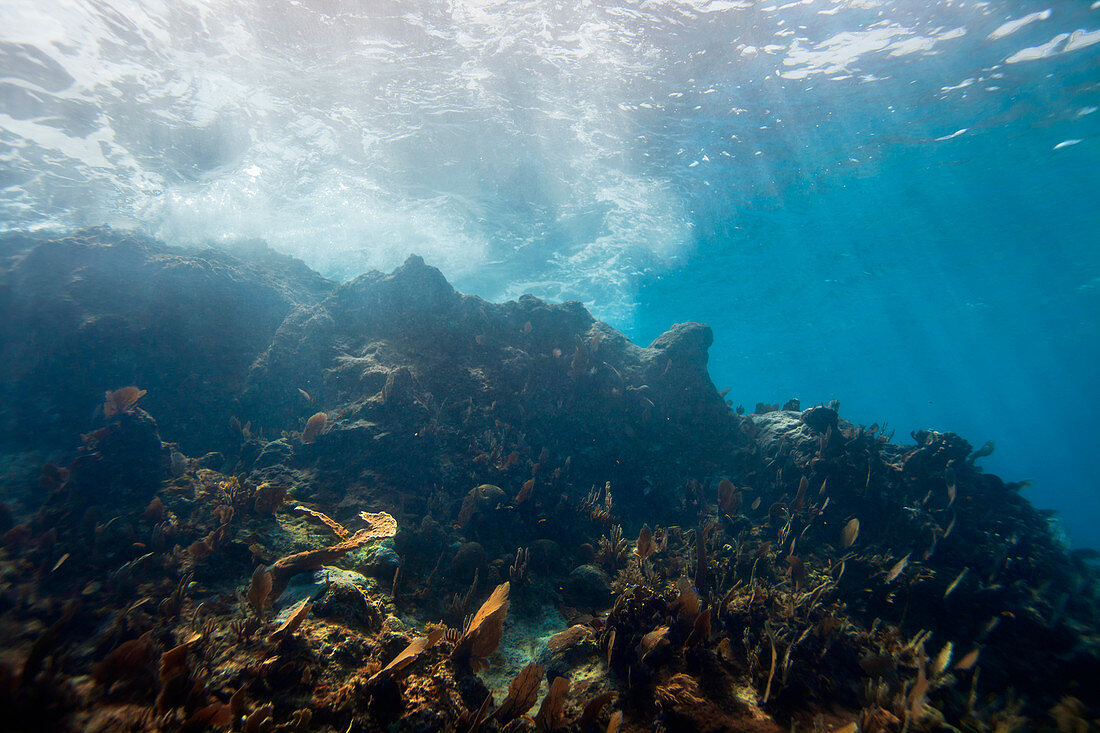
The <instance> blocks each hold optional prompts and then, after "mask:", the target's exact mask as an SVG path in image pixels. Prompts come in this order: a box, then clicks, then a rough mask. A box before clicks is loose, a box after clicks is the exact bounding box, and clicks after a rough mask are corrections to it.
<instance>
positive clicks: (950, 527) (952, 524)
mask: <svg viewBox="0 0 1100 733" xmlns="http://www.w3.org/2000/svg"><path fill="white" fill-rule="evenodd" d="M956 519H958V516H956V515H952V517H951V521H950V522H948V524H947V529H945V530H944V531H943V538H944V539H945V540H946V539H947V538H948V537H950V536H951V530H953V529H955V520H956Z"/></svg>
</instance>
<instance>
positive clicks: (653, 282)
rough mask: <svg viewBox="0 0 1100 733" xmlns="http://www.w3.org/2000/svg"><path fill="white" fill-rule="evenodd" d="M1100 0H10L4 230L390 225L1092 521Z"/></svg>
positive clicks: (493, 284) (369, 236)
mask: <svg viewBox="0 0 1100 733" xmlns="http://www.w3.org/2000/svg"><path fill="white" fill-rule="evenodd" d="M1098 108H1100V2H1091V3H1090V2H1088V1H1087V0H1083V1H1079V0H1073V1H1072V2H1071V1H1068V0H1062V1H1059V2H1048V3H1033V2H1021V1H1019V0H1011V1H1010V0H991V1H988V2H965V1H962V0H959V1H954V2H948V1H941V2H912V1H910V0H803V1H801V2H791V3H783V2H776V3H767V2H752V1H751V0H742V1H737V0H728V1H725V0H680V1H679V2H661V3H655V2H618V3H610V2H569V3H548V2H544V1H542V0H528V1H527V2H488V1H475V0H465V1H463V0H454V1H452V2H446V3H444V2H396V1H395V2H376V1H370V2H340V1H338V0H325V1H323V2H319V1H318V0H303V1H301V2H279V1H276V2H271V3H246V2H241V1H239V0H237V1H234V0H223V1H217V0H206V1H205V2H200V1H197V0H191V1H189V2H164V3H155V2H142V3H138V2H124V1H122V0H110V1H108V0H100V1H97V2H61V1H60V0H42V1H32V0H2V1H0V186H3V195H2V196H0V225H2V226H3V228H5V229H24V228H49V227H63V228H64V227H74V226H85V225H97V224H102V223H109V224H112V225H115V226H121V227H131V228H139V229H142V230H144V231H147V232H149V233H151V234H154V235H157V236H160V237H162V238H164V239H166V240H168V241H174V242H201V241H217V242H222V243H224V244H226V245H227V246H232V243H233V242H234V241H236V240H239V239H248V238H263V239H266V240H267V241H269V242H270V243H271V244H272V245H273V246H275V247H276V248H278V249H281V250H283V251H286V252H289V253H292V254H295V255H297V256H299V257H301V258H303V259H304V260H305V261H306V262H307V263H309V264H310V265H312V266H313V267H315V268H316V269H318V270H319V271H321V272H322V273H323V274H326V275H328V276H332V277H337V278H347V277H351V276H354V275H356V274H358V273H359V272H361V271H363V270H365V269H368V268H370V267H380V268H390V267H393V266H394V265H396V264H398V263H399V262H400V261H401V260H403V259H404V257H405V256H406V255H407V254H408V253H409V252H418V253H420V254H422V255H424V256H425V257H426V259H427V260H428V261H429V262H430V263H432V264H435V265H437V266H438V267H440V268H441V269H442V270H443V271H444V273H445V274H446V275H447V276H448V277H449V278H451V279H452V281H453V282H454V283H455V284H456V285H457V286H458V287H459V288H460V289H463V290H465V291H467V292H473V293H477V294H480V295H482V296H484V297H487V298H490V299H502V298H512V297H516V296H518V295H520V294H522V293H524V292H531V293H534V294H536V295H539V296H540V297H545V298H548V299H552V300H562V299H579V300H582V301H584V302H585V303H586V304H588V306H589V307H590V308H591V309H592V310H593V311H594V312H595V313H596V314H597V315H599V316H601V317H603V318H605V319H607V320H608V321H610V322H611V323H612V324H613V325H616V326H618V327H619V328H621V329H623V330H624V331H626V332H627V333H628V334H630V335H631V336H632V337H634V338H635V339H636V340H638V341H640V342H647V341H648V340H649V339H651V338H652V337H654V336H656V335H657V334H658V333H659V332H661V331H663V330H664V329H665V328H667V327H668V326H669V325H670V324H672V323H674V322H678V321H685V320H700V321H705V322H707V323H709V324H711V325H712V326H713V327H714V330H715V334H716V341H715V345H714V348H713V349H712V352H711V371H712V375H713V377H714V381H715V382H716V384H717V386H718V387H719V389H723V388H725V387H730V388H731V392H730V395H729V396H730V398H731V399H733V400H734V402H735V404H736V403H743V404H744V405H745V406H746V407H747V408H748V409H750V410H751V409H752V407H753V406H754V405H755V403H756V402H758V401H764V402H779V403H782V402H785V401H786V400H787V399H788V398H790V397H795V396H797V397H799V398H801V400H802V402H803V404H804V405H808V404H812V403H817V402H827V401H829V400H831V399H834V398H835V399H838V400H839V401H840V403H841V412H842V415H843V416H845V417H847V418H848V419H850V420H853V421H856V422H863V423H868V424H869V423H871V422H879V423H882V422H888V423H889V426H890V427H892V428H895V429H896V430H897V437H898V439H901V438H903V437H905V436H906V435H907V433H908V432H909V431H910V430H913V429H916V428H921V427H930V428H934V429H937V430H951V431H955V432H958V433H960V434H962V435H963V436H964V437H966V438H968V439H969V440H970V441H971V442H972V443H974V444H975V445H976V446H977V445H980V444H982V443H984V442H985V441H986V440H991V439H992V440H995V441H996V443H997V450H996V452H995V453H994V454H993V456H991V457H989V458H988V459H984V463H983V465H985V466H986V467H987V469H989V470H993V471H995V472H998V473H1000V474H1001V475H1002V476H1003V477H1004V478H1006V479H1007V480H1022V479H1031V480H1033V481H1034V485H1033V486H1032V487H1031V488H1030V489H1028V496H1030V497H1031V498H1032V499H1033V500H1034V501H1035V502H1036V503H1037V504H1038V505H1040V506H1043V507H1053V508H1056V509H1059V510H1060V511H1061V512H1062V518H1063V521H1064V523H1065V525H1066V526H1067V527H1068V529H1069V531H1070V532H1071V534H1072V535H1073V537H1074V540H1075V541H1076V542H1078V543H1083V544H1091V545H1100V529H1098V528H1100V499H1098V498H1097V497H1098V495H1100V491H1098V489H1100V487H1098V486H1097V479H1096V472H1095V470H1094V469H1093V458H1092V456H1093V454H1094V453H1095V451H1096V445H1097V427H1096V420H1097V417H1096V416H1097V415H1100V389H1098V387H1097V384H1096V371H1097V368H1096V364H1097V363H1098V356H1100V334H1098V330H1100V329H1098V320H1100V205H1098V204H1097V197H1098V192H1100V111H1098Z"/></svg>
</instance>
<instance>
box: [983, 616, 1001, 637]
mask: <svg viewBox="0 0 1100 733" xmlns="http://www.w3.org/2000/svg"><path fill="white" fill-rule="evenodd" d="M999 623H1001V619H1000V618H999V617H997V616H994V617H993V618H991V619H989V621H987V622H986V624H985V628H983V629H982V631H981V633H980V634H978V640H979V641H980V640H982V639H984V638H985V637H987V636H989V635H990V634H992V633H993V629H995V628H997V625H998V624H999Z"/></svg>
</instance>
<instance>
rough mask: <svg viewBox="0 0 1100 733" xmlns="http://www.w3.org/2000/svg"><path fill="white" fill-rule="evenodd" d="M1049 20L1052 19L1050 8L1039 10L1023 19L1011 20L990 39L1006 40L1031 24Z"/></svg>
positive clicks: (1003, 24) (998, 27) (991, 34)
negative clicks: (1006, 37)
mask: <svg viewBox="0 0 1100 733" xmlns="http://www.w3.org/2000/svg"><path fill="white" fill-rule="evenodd" d="M1048 18H1050V8H1047V9H1046V10H1038V11H1036V12H1034V13H1028V14H1027V15H1025V16H1023V17H1022V18H1016V19H1015V20H1010V21H1008V22H1007V23H1002V24H1001V25H999V26H997V28H996V29H995V30H994V31H993V32H992V33H990V34H989V36H988V38H989V39H990V40H994V41H995V40H998V39H1001V38H1004V37H1005V36H1010V35H1012V34H1013V33H1015V32H1016V31H1018V30H1020V29H1021V28H1023V27H1024V26H1026V25H1030V24H1031V23H1034V22H1036V21H1039V20H1047V19H1048Z"/></svg>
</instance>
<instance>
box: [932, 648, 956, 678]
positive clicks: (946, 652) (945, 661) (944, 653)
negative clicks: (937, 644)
mask: <svg viewBox="0 0 1100 733" xmlns="http://www.w3.org/2000/svg"><path fill="white" fill-rule="evenodd" d="M954 648H955V647H954V645H953V644H952V643H951V642H950V641H949V642H947V643H946V644H944V645H943V648H942V649H940V653H939V654H937V655H936V661H935V663H934V664H933V665H932V677H933V678H935V677H939V676H940V675H941V674H943V673H944V672H946V671H947V665H949V664H951V651H952V650H953V649H954Z"/></svg>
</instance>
